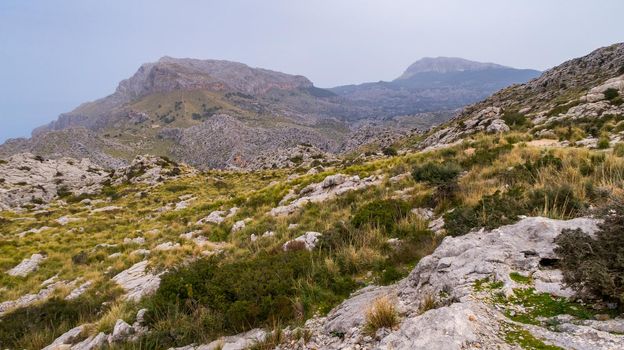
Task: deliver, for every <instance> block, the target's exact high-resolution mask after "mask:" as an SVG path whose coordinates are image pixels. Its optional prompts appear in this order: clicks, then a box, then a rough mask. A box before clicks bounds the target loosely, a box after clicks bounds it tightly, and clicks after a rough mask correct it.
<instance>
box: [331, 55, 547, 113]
mask: <svg viewBox="0 0 624 350" xmlns="http://www.w3.org/2000/svg"><path fill="white" fill-rule="evenodd" d="M539 74H540V72H539V71H536V70H531V69H515V68H509V67H505V66H501V65H497V64H493V63H481V62H474V61H469V60H465V59H461V58H451V57H437V58H423V59H421V60H419V61H417V62H415V63H413V64H412V65H410V66H409V67H408V68H407V69H406V70H405V72H404V73H403V74H402V75H401V76H400V77H398V78H397V79H395V80H393V81H390V82H383V81H381V82H376V83H365V84H360V85H347V86H340V87H336V88H333V89H331V91H333V92H335V93H336V94H338V95H340V96H342V97H344V98H346V99H347V100H349V101H351V102H353V103H354V104H355V105H357V106H360V107H363V108H367V109H372V110H374V111H375V112H376V113H378V114H380V115H384V116H396V115H413V114H417V113H423V112H431V111H441V110H454V109H457V108H461V107H463V106H466V105H469V104H472V103H474V102H476V101H479V100H481V99H484V98H486V97H488V96H489V95H491V94H492V93H494V92H495V91H497V90H499V89H501V88H504V87H507V86H509V85H513V84H517V83H524V82H527V81H529V80H531V79H533V78H536V77H538V76H539Z"/></svg>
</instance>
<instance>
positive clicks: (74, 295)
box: [65, 281, 93, 300]
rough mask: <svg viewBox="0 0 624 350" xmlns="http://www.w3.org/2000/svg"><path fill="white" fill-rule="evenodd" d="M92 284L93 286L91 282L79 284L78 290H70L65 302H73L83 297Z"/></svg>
mask: <svg viewBox="0 0 624 350" xmlns="http://www.w3.org/2000/svg"><path fill="white" fill-rule="evenodd" d="M92 284H93V282H91V281H87V282H85V283H83V284H81V285H80V286H79V287H78V288H75V289H74V290H72V291H71V292H70V293H69V294H68V295H67V296H66V297H65V300H74V299H76V298H78V297H79V296H81V295H83V294H84V293H85V292H86V291H87V290H88V289H89V287H91V285H92Z"/></svg>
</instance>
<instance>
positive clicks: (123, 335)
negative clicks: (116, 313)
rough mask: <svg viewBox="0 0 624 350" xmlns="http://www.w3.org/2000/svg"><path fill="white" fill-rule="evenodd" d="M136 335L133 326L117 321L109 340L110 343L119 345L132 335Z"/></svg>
mask: <svg viewBox="0 0 624 350" xmlns="http://www.w3.org/2000/svg"><path fill="white" fill-rule="evenodd" d="M133 333H134V329H133V328H132V326H131V325H129V324H128V323H126V321H124V320H117V322H115V327H114V328H113V333H112V334H111V336H110V338H109V342H110V343H119V342H122V341H124V340H125V339H127V338H128V337H129V336H130V335H132V334H133Z"/></svg>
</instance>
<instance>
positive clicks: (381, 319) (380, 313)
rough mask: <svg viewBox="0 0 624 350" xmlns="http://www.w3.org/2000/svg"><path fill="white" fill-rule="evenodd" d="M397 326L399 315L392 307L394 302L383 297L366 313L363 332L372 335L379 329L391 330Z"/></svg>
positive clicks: (387, 297)
mask: <svg viewBox="0 0 624 350" xmlns="http://www.w3.org/2000/svg"><path fill="white" fill-rule="evenodd" d="M398 324H399V315H398V312H397V310H396V307H395V306H394V300H392V298H390V297H389V296H383V297H381V298H378V299H377V300H375V301H374V302H373V305H372V306H371V307H370V309H368V310H367V311H366V323H365V324H364V332H365V333H367V334H370V335H374V334H375V333H376V332H377V330H379V329H381V328H393V327H395V326H397V325H398Z"/></svg>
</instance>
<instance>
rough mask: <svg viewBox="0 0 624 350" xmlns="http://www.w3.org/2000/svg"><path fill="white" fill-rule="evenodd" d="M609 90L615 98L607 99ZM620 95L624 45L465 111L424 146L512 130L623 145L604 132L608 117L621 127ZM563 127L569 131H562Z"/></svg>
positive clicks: (575, 61)
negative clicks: (606, 138)
mask: <svg viewBox="0 0 624 350" xmlns="http://www.w3.org/2000/svg"><path fill="white" fill-rule="evenodd" d="M607 90H610V91H611V93H613V94H614V95H615V97H613V96H609V95H608V93H607V94H605V92H607ZM618 91H619V94H622V93H624V44H623V43H619V44H614V45H611V46H608V47H603V48H600V49H597V50H595V51H593V52H591V53H590V54H588V55H586V56H583V57H579V58H575V59H572V60H569V61H567V62H564V63H562V64H561V65H559V66H556V67H554V68H552V69H549V70H547V71H546V72H544V73H543V74H542V75H541V76H540V77H538V78H537V79H533V80H531V81H529V82H527V83H524V84H519V85H514V86H510V87H507V88H505V89H502V90H500V91H498V92H496V93H495V94H493V95H492V96H490V97H488V98H487V99H485V100H483V101H481V102H478V103H476V104H473V105H471V106H468V107H466V108H465V109H464V110H463V111H462V112H461V113H459V114H458V115H457V116H455V117H454V118H453V119H452V120H451V121H450V122H448V123H447V124H445V125H442V126H440V127H439V129H438V130H437V131H436V132H435V133H432V134H431V135H430V136H429V137H428V138H427V139H426V140H425V141H424V142H423V145H424V146H431V145H436V144H446V143H452V142H455V141H456V140H458V139H461V138H463V137H465V136H467V135H470V134H473V133H475V132H479V131H482V130H485V129H487V128H490V129H491V130H497V129H509V127H514V128H524V129H528V132H529V133H530V134H531V135H533V136H534V137H536V138H543V137H549V138H556V139H560V140H561V141H564V142H572V143H574V142H591V143H593V144H594V145H595V144H596V142H597V139H598V137H600V136H605V135H606V136H610V137H611V138H612V139H615V140H618V139H619V136H618V135H617V134H616V133H614V132H613V130H612V129H604V130H601V129H602V127H603V125H602V123H604V122H605V117H608V118H611V119H615V121H612V122H617V121H618V120H617V117H616V116H618V115H621V114H623V113H624V107H623V106H622V97H621V96H618ZM601 119H602V121H601ZM507 124H509V125H507ZM564 126H565V127H566V128H569V129H570V130H569V131H568V129H565V128H564V129H565V130H566V132H562V127H564ZM572 128H574V130H573V129H572Z"/></svg>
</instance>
